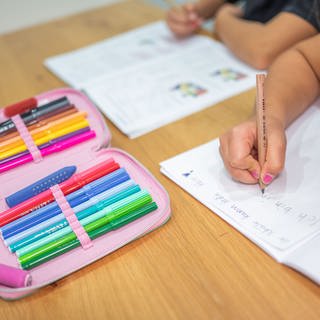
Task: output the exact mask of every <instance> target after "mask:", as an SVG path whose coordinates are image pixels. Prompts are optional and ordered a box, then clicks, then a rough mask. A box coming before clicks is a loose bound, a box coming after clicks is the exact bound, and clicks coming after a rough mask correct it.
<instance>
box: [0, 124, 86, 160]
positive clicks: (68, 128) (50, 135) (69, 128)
mask: <svg viewBox="0 0 320 320" xmlns="http://www.w3.org/2000/svg"><path fill="white" fill-rule="evenodd" d="M88 126H89V122H88V121H87V120H86V119H84V118H83V120H82V121H79V122H78V123H73V122H71V123H69V122H68V123H65V125H64V128H63V129H61V130H58V131H52V130H51V129H50V130H47V131H46V134H45V136H43V137H42V138H39V139H36V140H34V143H35V144H36V145H37V146H39V145H41V144H44V143H47V142H49V141H50V140H53V139H56V138H60V137H62V136H64V135H66V134H68V133H71V132H74V131H77V130H80V129H83V128H85V127H88ZM25 150H27V146H26V145H25V144H24V142H22V143H21V145H19V146H18V147H16V148H13V149H10V150H7V151H5V152H1V153H0V160H2V159H5V158H8V157H10V156H13V155H15V154H18V153H20V152H23V151H25Z"/></svg>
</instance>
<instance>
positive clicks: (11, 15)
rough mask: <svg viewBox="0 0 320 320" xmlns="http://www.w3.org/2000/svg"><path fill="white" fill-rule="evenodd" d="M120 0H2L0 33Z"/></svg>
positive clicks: (0, 0) (0, 2)
mask: <svg viewBox="0 0 320 320" xmlns="http://www.w3.org/2000/svg"><path fill="white" fill-rule="evenodd" d="M117 1H119V0H0V34H4V33H8V32H11V31H15V30H19V29H22V28H25V27H28V26H32V25H35V24H39V23H43V22H46V21H50V20H52V19H56V18H60V17H64V16H68V15H72V14H76V13H79V12H81V11H85V10H90V9H94V8H96V7H99V6H104V5H107V4H110V3H113V2H117Z"/></svg>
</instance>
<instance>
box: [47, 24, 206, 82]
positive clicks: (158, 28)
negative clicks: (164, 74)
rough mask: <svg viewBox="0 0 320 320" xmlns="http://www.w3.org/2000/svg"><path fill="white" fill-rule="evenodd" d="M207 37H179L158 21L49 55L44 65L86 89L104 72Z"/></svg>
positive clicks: (165, 52)
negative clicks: (75, 48) (82, 46)
mask: <svg viewBox="0 0 320 320" xmlns="http://www.w3.org/2000/svg"><path fill="white" fill-rule="evenodd" d="M204 39H207V38H206V37H203V36H194V37H189V38H184V39H182V38H176V37H174V36H173V35H172V33H171V32H170V30H169V29H168V28H167V27H166V25H165V23H164V22H163V21H158V22H155V23H151V24H149V25H146V26H143V27H140V28H137V29H134V30H131V31H129V32H126V33H123V34H120V35H117V36H114V37H111V38H108V39H106V40H103V41H100V42H97V43H94V44H92V45H90V46H87V47H84V48H80V49H78V50H74V51H71V52H67V53H63V54H60V55H57V56H54V57H50V58H48V59H46V60H45V61H44V64H45V66H46V67H47V68H49V69H50V70H51V71H52V72H53V73H55V74H56V75H57V76H59V77H60V78H61V79H62V80H63V81H65V82H66V83H68V84H69V85H71V86H73V87H75V88H83V87H84V86H85V83H86V82H90V81H91V80H93V79H95V78H97V77H99V76H101V75H111V74H113V73H114V72H118V71H121V70H124V69H126V68H127V67H130V66H134V65H139V64H143V63H145V62H146V61H150V60H153V59H156V58H158V57H166V56H167V55H170V54H172V53H175V52H183V51H184V50H185V49H187V48H192V47H194V46H197V44H198V43H201V42H202V41H203V40H204Z"/></svg>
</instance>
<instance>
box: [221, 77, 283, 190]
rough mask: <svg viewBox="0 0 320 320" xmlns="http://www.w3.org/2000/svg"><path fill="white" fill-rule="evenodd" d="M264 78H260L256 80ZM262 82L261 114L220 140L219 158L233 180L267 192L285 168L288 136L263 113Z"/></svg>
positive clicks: (236, 127)
mask: <svg viewBox="0 0 320 320" xmlns="http://www.w3.org/2000/svg"><path fill="white" fill-rule="evenodd" d="M263 78H264V76H261V75H258V77H257V79H260V80H261V79H262V80H264V79H263ZM260 80H258V84H259V85H258V86H257V87H258V90H257V107H256V110H257V111H258V112H257V113H256V114H255V116H253V117H252V118H250V119H249V120H247V121H245V122H243V123H241V124H239V125H237V126H235V127H234V128H232V129H231V130H229V131H228V132H226V133H225V134H223V135H222V136H221V137H220V154H221V157H222V159H223V162H224V164H225V167H226V169H227V170H228V172H229V174H230V175H231V176H232V178H233V179H235V180H237V181H240V182H243V183H247V184H256V183H259V185H260V188H261V190H264V188H265V186H266V185H268V184H270V183H271V182H272V181H273V179H274V178H275V177H276V176H277V175H278V174H279V173H280V172H281V171H282V169H283V167H284V162H285V149H286V136H285V128H284V126H283V125H282V124H281V122H280V121H278V120H277V119H276V117H273V116H270V114H268V113H267V112H266V110H263V111H264V112H263V113H260V111H261V107H262V102H263V103H264V96H263V95H261V94H263V92H262V91H261V89H262V90H263V88H261V83H260ZM266 81H267V80H266ZM262 85H263V84H262ZM262 100H263V101H262ZM265 107H266V106H265ZM263 117H264V118H263ZM259 120H260V121H259Z"/></svg>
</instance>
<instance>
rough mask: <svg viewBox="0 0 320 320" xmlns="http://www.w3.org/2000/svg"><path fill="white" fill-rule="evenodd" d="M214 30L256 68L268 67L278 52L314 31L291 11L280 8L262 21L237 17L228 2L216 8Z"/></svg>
mask: <svg viewBox="0 0 320 320" xmlns="http://www.w3.org/2000/svg"><path fill="white" fill-rule="evenodd" d="M215 30H216V33H217V35H218V36H219V37H220V39H221V40H222V41H223V42H224V43H225V44H226V46H227V47H229V48H230V50H231V51H232V52H233V53H234V54H235V55H236V56H238V57H239V58H240V59H241V60H243V61H245V62H246V63H248V64H249V65H251V66H253V67H254V68H257V69H266V68H268V67H269V65H270V64H271V62H272V61H273V60H274V59H275V58H276V57H277V56H278V55H279V54H280V53H281V52H283V51H285V50H286V49H288V48H289V47H291V46H292V45H294V44H296V43H298V42H299V41H302V40H304V39H306V38H308V37H311V36H313V35H316V34H317V30H316V29H315V27H314V26H312V25H311V24H310V23H309V22H307V21H306V20H304V19H302V18H301V17H299V16H297V15H295V14H292V13H287V12H282V13H279V14H278V15H276V16H275V17H274V18H273V19H272V20H270V21H269V22H268V23H266V24H263V23H260V22H255V21H248V20H244V19H241V17H240V16H239V10H238V8H237V7H236V6H234V5H231V4H225V5H223V6H222V7H221V8H220V9H219V11H218V12H217V16H216V24H215Z"/></svg>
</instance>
